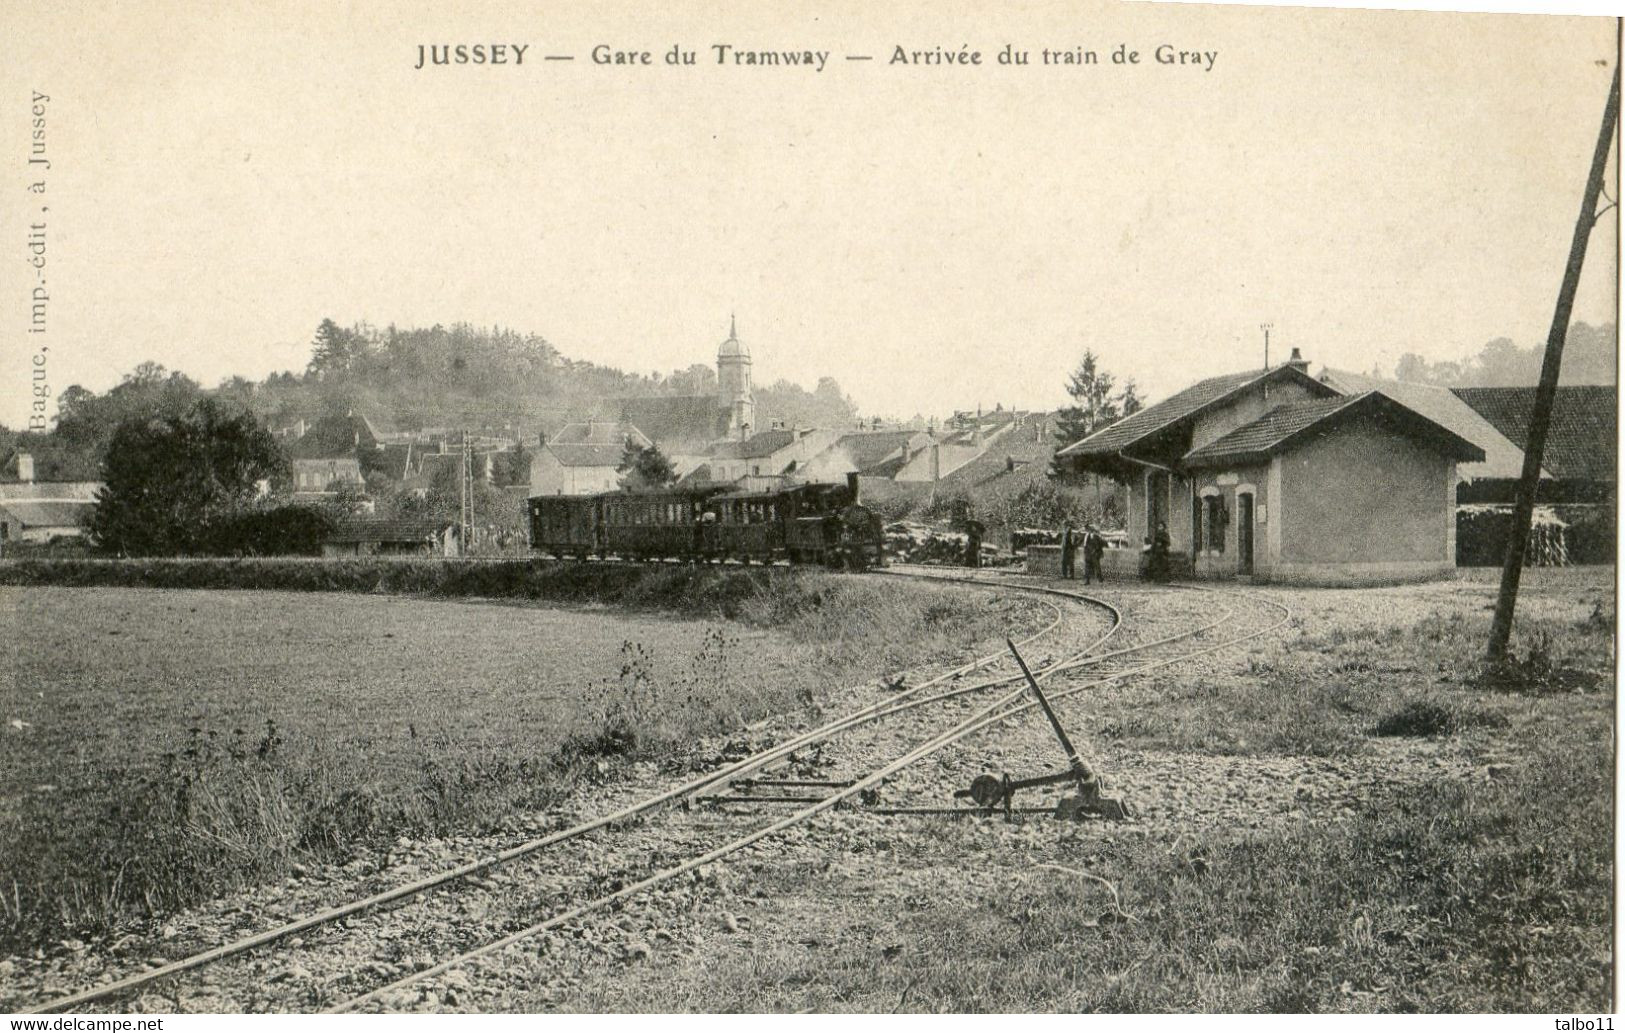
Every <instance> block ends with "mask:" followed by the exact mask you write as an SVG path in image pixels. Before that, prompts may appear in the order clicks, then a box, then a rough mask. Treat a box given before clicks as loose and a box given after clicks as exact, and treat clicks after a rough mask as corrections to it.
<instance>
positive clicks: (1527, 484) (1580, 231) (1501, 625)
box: [1488, 61, 1619, 661]
mask: <svg viewBox="0 0 1625 1033" xmlns="http://www.w3.org/2000/svg"><path fill="white" fill-rule="evenodd" d="M1618 121H1619V65H1618V63H1617V61H1616V63H1615V66H1614V83H1613V85H1612V86H1610V87H1609V88H1608V105H1607V107H1606V108H1604V109H1603V113H1602V131H1601V132H1600V133H1598V134H1597V149H1596V152H1595V153H1594V154H1593V155H1592V157H1591V175H1590V177H1589V178H1588V179H1587V180H1586V188H1585V197H1584V199H1583V200H1581V202H1580V218H1579V220H1578V221H1577V222H1576V223H1575V224H1574V241H1573V243H1571V244H1570V245H1569V264H1568V267H1567V268H1566V269H1565V270H1564V271H1563V286H1562V287H1561V288H1559V290H1558V292H1557V311H1556V312H1555V313H1553V315H1552V329H1551V331H1550V332H1549V333H1548V334H1547V335H1546V356H1545V358H1544V360H1543V361H1542V362H1541V365H1540V386H1538V387H1536V388H1535V409H1534V412H1532V413H1531V414H1530V416H1529V440H1528V441H1527V442H1526V443H1525V444H1524V450H1523V476H1522V478H1521V479H1520V480H1519V482H1518V500H1517V504H1516V505H1515V506H1514V507H1513V510H1512V530H1511V532H1510V537H1509V538H1508V539H1507V552H1506V563H1505V565H1504V566H1503V567H1502V568H1501V594H1500V597H1499V598H1497V599H1496V601H1495V620H1494V621H1493V622H1492V623H1491V624H1490V644H1489V650H1488V657H1489V659H1490V660H1491V661H1498V660H1501V659H1503V658H1505V656H1506V651H1507V641H1508V640H1509V639H1510V638H1511V637H1512V613H1513V610H1514V609H1516V607H1517V605H1518V581H1519V579H1520V578H1521V577H1522V575H1523V563H1524V555H1525V553H1526V552H1527V551H1528V548H1529V528H1530V526H1531V525H1532V524H1533V523H1534V517H1535V492H1536V489H1537V488H1539V486H1540V465H1541V460H1542V458H1543V457H1544V455H1545V452H1546V432H1547V430H1548V429H1549V428H1550V426H1551V422H1552V403H1553V402H1554V401H1555V400H1556V399H1557V375H1558V373H1559V372H1560V371H1561V369H1562V366H1563V344H1564V342H1565V341H1566V340H1567V339H1568V333H1569V319H1570V317H1571V315H1572V314H1573V311H1574V293H1575V291H1576V290H1577V289H1578V288H1579V286H1580V268H1581V266H1583V265H1584V264H1585V257H1586V243H1587V242H1588V241H1589V240H1590V239H1591V229H1592V227H1593V226H1594V225H1595V224H1596V221H1597V197H1598V195H1599V194H1600V193H1601V192H1602V180H1603V173H1604V171H1605V170H1606V169H1607V167H1608V151H1609V149H1610V148H1611V147H1612V145H1613V142H1614V127H1615V124H1616V123H1617V122H1618Z"/></svg>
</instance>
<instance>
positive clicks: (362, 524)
mask: <svg viewBox="0 0 1625 1033" xmlns="http://www.w3.org/2000/svg"><path fill="white" fill-rule="evenodd" d="M450 526H451V525H450V524H449V523H447V522H446V521H442V520H365V519H351V520H341V521H339V524H338V527H336V528H335V529H334V530H333V532H332V533H331V534H329V535H328V536H327V537H326V538H324V539H322V540H323V541H324V542H331V543H333V544H335V545H343V544H351V543H356V542H421V541H425V540H427V539H428V538H431V537H434V536H437V535H439V534H441V533H442V532H444V531H445V530H446V528H448V527H450Z"/></svg>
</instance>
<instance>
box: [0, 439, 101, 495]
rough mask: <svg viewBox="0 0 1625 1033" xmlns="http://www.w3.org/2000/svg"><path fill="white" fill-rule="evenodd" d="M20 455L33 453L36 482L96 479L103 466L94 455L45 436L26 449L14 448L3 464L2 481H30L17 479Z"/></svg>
mask: <svg viewBox="0 0 1625 1033" xmlns="http://www.w3.org/2000/svg"><path fill="white" fill-rule="evenodd" d="M19 454H23V455H28V456H32V457H33V459H34V481H35V482H37V481H56V482H73V481H94V480H98V479H99V478H100V477H101V475H102V471H101V466H100V464H99V463H97V462H96V459H95V457H94V456H89V455H85V454H82V453H79V452H75V451H73V450H71V449H68V448H63V447H61V446H60V445H59V444H57V443H56V442H55V441H54V440H53V439H50V438H46V439H44V440H42V441H39V442H38V443H30V444H29V445H27V446H26V447H24V448H18V449H13V450H12V451H11V453H10V454H8V455H7V456H6V459H5V462H4V463H0V483H6V484H27V483H33V482H29V481H21V480H18V478H17V456H18V455H19Z"/></svg>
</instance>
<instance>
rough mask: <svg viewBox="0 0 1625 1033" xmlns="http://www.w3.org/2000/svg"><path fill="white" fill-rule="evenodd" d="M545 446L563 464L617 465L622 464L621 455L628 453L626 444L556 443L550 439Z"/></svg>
mask: <svg viewBox="0 0 1625 1033" xmlns="http://www.w3.org/2000/svg"><path fill="white" fill-rule="evenodd" d="M544 448H545V450H546V451H548V452H551V453H552V454H553V458H555V459H557V460H558V461H559V463H560V464H561V465H563V466H609V467H616V466H620V465H621V456H622V455H624V454H625V453H626V446H625V445H624V444H621V445H589V444H570V443H568V442H562V443H559V444H555V443H553V442H551V441H549V442H548V443H547V444H546V445H545V446H544Z"/></svg>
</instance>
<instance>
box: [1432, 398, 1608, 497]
mask: <svg viewBox="0 0 1625 1033" xmlns="http://www.w3.org/2000/svg"><path fill="white" fill-rule="evenodd" d="M1454 393H1455V394H1456V396H1457V397H1459V398H1460V399H1461V400H1462V401H1464V402H1466V403H1467V404H1468V405H1470V406H1472V407H1473V410H1474V411H1475V412H1477V413H1479V414H1480V415H1482V416H1483V417H1484V418H1485V419H1486V420H1488V421H1489V422H1490V423H1491V424H1493V425H1494V427H1495V429H1496V430H1498V431H1500V432H1501V433H1502V434H1504V435H1506V437H1507V438H1508V439H1509V440H1511V441H1512V443H1513V444H1515V445H1517V446H1518V447H1520V448H1522V447H1523V445H1524V443H1525V442H1527V441H1528V440H1529V417H1530V415H1531V414H1532V413H1533V412H1534V408H1535V389H1534V388H1532V387H1458V388H1455V389H1454ZM1618 409H1619V389H1618V388H1614V387H1559V388H1558V389H1557V400H1556V402H1555V404H1554V405H1553V407H1552V423H1551V428H1550V429H1549V430H1548V431H1547V433H1546V449H1545V451H1544V453H1543V454H1542V455H1541V466H1543V467H1544V468H1545V469H1546V470H1547V471H1548V472H1549V473H1551V475H1552V476H1553V477H1556V478H1559V479H1561V480H1584V481H1604V482H1609V483H1611V482H1613V480H1614V479H1615V476H1616V473H1615V461H1616V456H1617V455H1618V450H1619V440H1618V437H1617V435H1618V423H1617V421H1616V413H1617V412H1618ZM1514 476H1516V474H1514Z"/></svg>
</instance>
